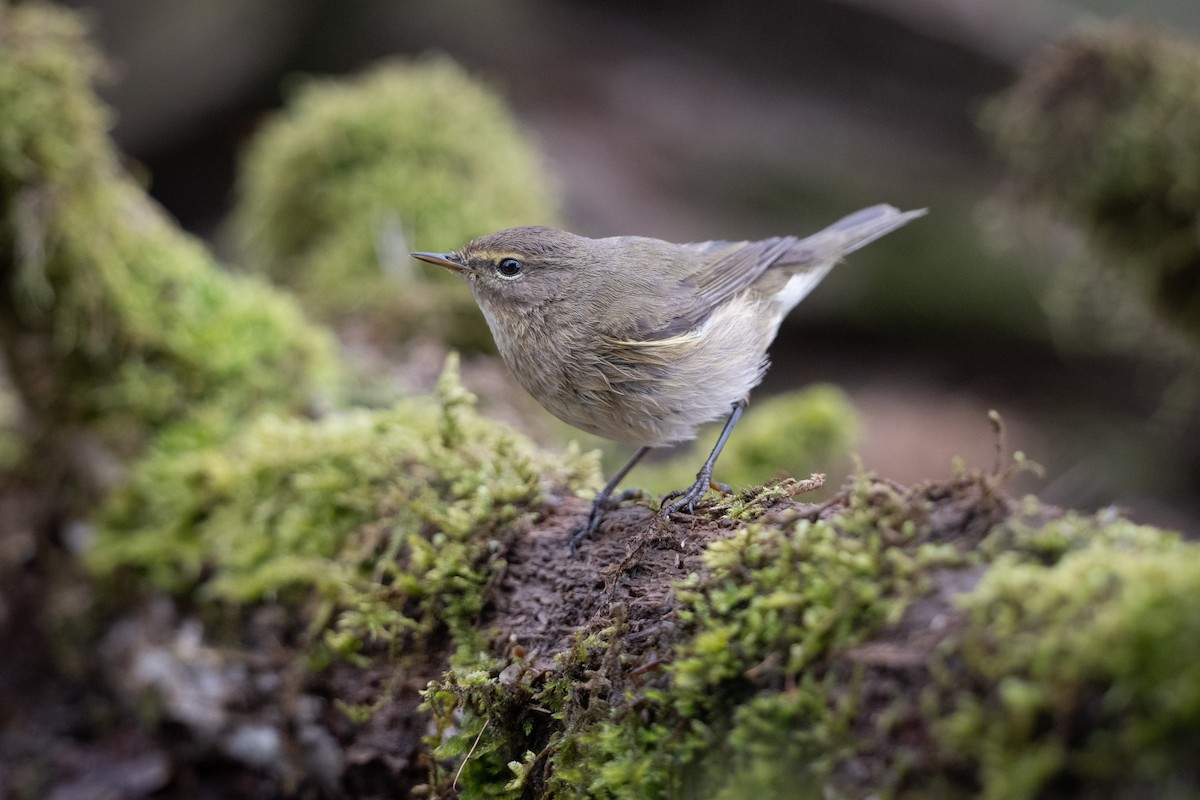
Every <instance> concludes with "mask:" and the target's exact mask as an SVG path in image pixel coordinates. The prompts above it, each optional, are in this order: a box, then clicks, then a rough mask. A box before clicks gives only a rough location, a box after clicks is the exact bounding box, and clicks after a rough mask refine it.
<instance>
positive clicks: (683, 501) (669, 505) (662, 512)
mask: <svg viewBox="0 0 1200 800" xmlns="http://www.w3.org/2000/svg"><path fill="white" fill-rule="evenodd" d="M709 489H716V490H717V491H721V492H725V493H726V494H729V493H730V492H731V491H732V490H731V489H730V488H729V487H728V486H726V485H725V484H723V483H718V482H716V481H714V480H712V477H711V476H709V475H705V474H703V473H701V474H700V475H697V476H696V482H695V483H693V484H692V485H691V486H689V487H688V488H686V489H676V490H675V491H673V492H671V493H669V494H667V495H666V496H665V497H663V499H662V505H661V506H660V507H659V512H658V515H659V516H660V517H662V518H663V519H667V518H668V517H670V516H671V515H672V514H674V513H675V512H677V511H682V510H684V509H685V508H686V509H687V512H688V513H689V514H695V513H696V503H697V502H698V501H699V500H700V498H702V497H704V495H705V493H707V492H708V490H709ZM675 498H679V499H678V500H676V499H675ZM672 500H674V502H671V501H672Z"/></svg>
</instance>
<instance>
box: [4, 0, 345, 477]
mask: <svg viewBox="0 0 1200 800" xmlns="http://www.w3.org/2000/svg"><path fill="white" fill-rule="evenodd" d="M99 63H100V60H99V58H98V56H96V54H95V53H94V51H93V50H92V49H91V48H90V46H89V45H88V43H87V42H86V39H85V36H84V29H83V26H82V25H81V24H80V23H79V21H78V19H77V17H75V16H73V15H71V14H68V13H66V12H62V11H57V10H54V9H52V8H49V7H46V6H41V5H23V6H19V7H8V6H3V7H0V107H3V108H4V113H3V114H2V115H0V212H2V216H0V311H2V312H3V313H0V332H2V333H3V337H2V339H3V344H4V346H5V348H6V352H5V355H6V358H7V365H8V367H9V369H10V371H11V373H12V376H13V383H14V385H15V386H16V388H17V390H18V391H19V393H20V394H21V395H22V397H23V401H24V405H25V407H26V408H27V409H28V410H29V412H30V416H31V423H32V425H31V427H32V428H33V429H34V430H35V431H36V432H35V433H34V434H33V436H34V438H35V439H37V438H38V437H55V436H59V435H65V434H66V433H68V432H73V431H78V430H80V429H82V430H86V431H89V432H91V433H92V434H93V435H96V436H98V437H99V438H100V439H101V441H103V442H104V443H105V444H106V445H108V446H109V447H111V448H113V449H115V450H116V451H117V453H118V454H120V455H122V456H125V457H128V456H130V455H133V454H135V453H136V452H138V451H139V450H140V448H141V447H142V446H143V445H144V444H145V443H146V442H147V441H148V439H149V438H150V437H151V436H153V435H155V434H157V433H159V432H160V431H162V430H163V429H166V428H174V434H173V436H174V437H175V438H176V439H177V440H180V441H185V442H189V443H190V442H193V441H212V440H213V439H215V438H217V437H219V436H221V435H224V434H225V433H227V432H228V431H229V430H231V429H232V428H233V427H234V426H235V425H236V424H237V423H238V422H239V421H240V420H241V419H243V418H245V416H246V415H248V414H251V413H253V412H255V411H256V410H260V409H265V408H277V409H285V410H289V411H300V410H303V409H305V408H307V407H309V406H310V405H311V404H312V402H313V401H314V400H315V399H317V398H319V397H320V395H321V394H322V393H323V392H325V391H327V390H328V388H329V387H330V386H331V385H332V382H333V375H334V368H333V358H332V354H333V347H332V342H331V340H330V339H329V337H328V336H327V335H325V334H324V332H322V331H320V330H317V329H314V328H312V327H310V326H309V325H308V324H307V323H306V322H305V320H304V319H303V318H302V316H301V315H300V312H299V310H298V309H297V307H296V306H295V304H294V303H292V302H291V301H290V300H289V299H287V298H285V297H283V296H281V295H279V294H278V293H276V292H275V291H274V290H272V289H270V288H269V287H267V286H266V285H265V284H262V283H260V282H258V281H255V280H250V279H245V278H233V277H230V276H228V275H226V274H224V273H222V272H221V271H220V269H219V268H218V266H217V265H216V264H215V263H214V262H213V260H212V258H211V257H210V256H209V255H208V254H207V252H206V251H205V250H204V248H203V247H202V246H201V245H200V244H199V243H198V242H196V241H195V240H193V239H192V238H191V237H189V236H187V235H185V234H183V233H182V232H180V231H179V230H178V229H177V228H176V227H175V226H174V224H173V223H171V222H170V221H169V220H168V219H167V218H166V217H165V215H164V214H163V213H162V212H161V211H160V210H159V209H158V207H157V206H156V205H155V204H154V203H153V202H152V201H151V200H150V199H149V198H148V197H147V196H146V195H145V193H144V192H143V191H142V189H141V188H140V187H138V186H136V185H135V184H134V183H133V181H132V180H131V179H130V178H129V176H127V175H126V174H124V172H123V171H122V170H121V169H120V167H119V164H118V157H117V154H116V153H115V151H114V150H113V148H112V146H111V143H110V142H109V140H108V138H107V125H108V114H107V112H106V110H105V109H104V108H103V107H102V106H101V104H100V103H99V101H98V100H97V98H96V97H95V95H94V93H93V92H92V89H91V81H92V78H93V75H94V73H95V72H96V71H97V69H98V68H99ZM45 444H46V442H45V441H41V442H39V447H43V446H44V445H45Z"/></svg>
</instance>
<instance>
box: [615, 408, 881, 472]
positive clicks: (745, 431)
mask: <svg viewBox="0 0 1200 800" xmlns="http://www.w3.org/2000/svg"><path fill="white" fill-rule="evenodd" d="M860 428H861V425H860V423H859V419H858V414H857V412H856V411H855V410H854V405H853V404H852V403H851V402H850V398H849V397H848V396H847V395H846V393H845V392H844V391H842V390H841V389H839V388H837V387H836V386H830V385H828V384H821V385H817V386H810V387H807V388H805V389H801V390H799V391H794V392H785V393H783V394H779V395H775V396H773V397H769V398H767V399H765V400H763V401H762V402H754V403H751V404H750V407H749V408H748V409H747V410H746V414H745V416H744V417H743V419H742V421H741V422H739V423H738V426H737V428H736V429H735V430H734V433H733V435H732V436H731V437H729V442H728V443H727V444H726V445H725V449H724V450H723V451H722V452H721V458H720V460H719V461H718V462H717V470H716V474H715V475H714V477H715V478H716V479H717V480H720V481H723V482H725V483H727V484H729V485H730V486H731V487H733V488H735V489H736V488H741V487H747V486H758V485H759V484H761V483H763V482H765V481H768V480H771V479H772V478H777V477H779V475H780V474H781V473H782V474H788V475H792V476H804V477H807V476H808V475H809V474H810V473H812V472H823V473H836V472H837V471H838V470H840V469H845V468H846V467H847V465H848V462H849V454H850V449H851V448H852V447H853V446H854V443H855V442H856V441H858V438H859V435H860ZM698 450H699V447H694V448H692V449H690V450H688V451H687V453H686V454H682V455H679V456H676V457H674V458H672V459H671V460H670V461H668V462H667V463H665V464H662V465H659V466H658V467H657V468H656V469H655V470H654V471H653V473H651V472H650V471H649V470H647V471H646V477H645V485H646V488H647V489H648V490H649V491H651V492H659V493H662V492H669V491H673V490H675V489H679V488H680V487H683V486H688V485H690V484H691V482H692V481H693V480H695V478H696V470H697V469H699V468H700V464H701V462H702V461H703V460H704V455H703V454H702V453H699V452H698ZM635 482H637V480H636V478H635Z"/></svg>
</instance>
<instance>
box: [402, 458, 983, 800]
mask: <svg viewBox="0 0 1200 800" xmlns="http://www.w3.org/2000/svg"><path fill="white" fill-rule="evenodd" d="M911 500H912V499H911V498H904V497H902V496H900V495H899V494H897V493H895V492H888V491H887V490H886V487H883V486H881V485H878V484H875V483H874V482H872V481H870V480H867V479H865V478H864V479H861V480H860V481H859V484H858V485H857V487H856V488H855V490H854V491H853V492H852V493H851V495H850V497H849V506H848V508H847V509H846V512H845V513H844V514H841V515H838V516H836V517H834V518H832V519H830V520H828V521H820V522H810V521H800V522H797V523H795V524H792V525H785V526H778V525H774V526H771V525H761V524H757V523H753V524H750V525H748V526H745V527H743V528H741V529H740V530H738V531H736V532H734V533H733V534H732V536H731V538H729V539H727V540H722V541H717V542H714V543H713V544H712V545H710V546H709V548H708V551H707V553H706V555H705V564H706V567H707V571H706V573H705V574H703V575H694V576H692V578H690V579H689V580H688V581H686V582H685V583H684V584H683V585H680V586H678V587H677V590H676V591H677V593H678V598H679V601H680V606H681V607H680V610H679V612H678V613H679V618H680V622H681V623H682V626H683V628H684V629H685V630H686V631H687V634H686V635H685V636H684V638H683V639H682V641H681V642H680V643H679V645H678V646H677V648H676V649H675V652H674V655H673V656H672V657H671V658H670V660H669V663H666V664H664V665H663V668H662V670H661V672H660V676H661V677H660V678H658V679H657V680H652V681H650V682H649V683H648V684H647V685H644V686H639V685H638V684H637V683H636V682H632V681H625V680H623V679H622V677H621V676H622V675H623V670H624V668H625V667H624V664H625V659H626V658H628V660H629V662H628V663H629V664H630V665H633V664H636V663H637V658H638V656H637V654H633V653H630V654H628V656H627V655H626V654H624V653H622V652H621V651H620V648H619V645H618V644H617V642H618V641H619V634H620V627H619V626H617V627H615V628H614V629H612V630H610V631H607V632H605V633H604V634H602V635H600V636H596V637H593V638H592V639H590V640H588V641H585V642H582V643H580V645H579V646H577V647H576V649H575V650H573V651H571V652H569V653H566V654H563V655H562V656H560V659H559V670H560V671H559V674H557V675H556V676H554V677H552V678H551V679H549V680H547V681H545V682H544V683H543V684H541V685H540V686H539V687H538V689H537V690H536V691H534V690H530V689H523V690H522V692H523V696H524V697H526V698H527V701H526V702H527V705H535V706H538V707H541V708H543V709H547V711H548V713H550V714H551V715H552V716H553V718H554V719H555V720H557V721H558V725H559V730H557V731H555V732H554V733H552V734H546V733H545V731H544V730H542V731H540V733H541V734H542V737H541V739H540V740H539V739H535V738H532V737H529V736H527V735H525V734H524V733H523V732H521V731H520V729H517V730H515V731H513V730H505V729H504V727H503V726H504V722H503V721H505V720H513V719H519V718H520V716H519V715H518V714H515V713H514V711H513V710H512V708H511V707H509V706H507V705H505V704H506V703H508V702H510V701H511V698H512V697H513V692H511V691H508V692H506V691H502V690H503V689H504V687H503V686H501V685H500V684H499V678H498V677H497V676H498V675H502V674H503V673H502V672H499V673H498V672H497V671H496V670H497V667H495V666H493V667H492V672H491V681H490V682H489V681H487V680H481V679H480V675H479V670H474V671H471V670H467V669H464V672H471V674H473V675H474V680H472V681H469V682H467V681H464V680H463V679H461V678H458V677H456V676H455V673H454V672H452V673H451V674H450V675H448V676H447V678H446V679H445V680H444V681H443V682H440V683H435V684H434V685H432V686H431V687H430V690H429V692H428V693H427V695H426V696H427V701H428V704H429V707H430V708H431V709H432V710H433V711H434V713H435V720H442V724H443V729H444V730H449V726H448V724H447V723H448V721H449V720H450V719H454V718H455V717H454V715H455V714H456V713H458V712H461V711H462V710H464V709H465V710H468V711H470V712H472V714H473V716H474V718H475V719H476V720H481V719H492V720H501V722H500V726H501V730H500V731H496V732H494V733H493V734H492V735H493V737H500V741H499V742H492V747H493V749H494V751H498V752H501V753H508V754H509V755H510V756H511V754H513V753H514V752H516V753H519V752H520V750H521V744H522V743H534V742H537V743H539V744H540V746H541V749H540V750H530V751H529V752H528V754H527V756H526V757H525V758H524V759H517V760H516V761H514V762H512V763H508V764H506V763H505V762H504V760H503V759H493V760H492V762H490V763H491V765H492V767H491V769H492V771H491V772H488V771H487V766H486V762H485V763H484V764H481V765H476V766H475V767H474V769H475V770H477V772H476V773H474V774H473V777H474V779H475V780H477V781H478V782H477V783H474V784H473V785H474V787H477V788H468V789H467V790H466V791H465V793H464V796H467V797H476V796H477V797H485V796H492V791H491V790H487V789H485V788H484V787H492V788H493V789H494V788H495V787H499V786H502V785H504V784H505V782H506V781H512V783H511V784H510V785H509V789H510V791H509V793H508V794H503V793H499V794H500V795H501V796H508V797H519V796H521V794H520V791H521V790H522V789H523V788H524V787H525V786H526V785H527V784H530V782H531V781H536V783H537V785H539V786H541V787H542V790H541V792H540V793H539V794H537V796H540V797H613V798H646V797H672V796H685V797H686V796H705V797H729V798H737V797H742V796H744V795H743V794H742V791H743V789H744V788H745V787H746V786H751V785H752V786H755V787H757V789H758V790H759V791H762V792H764V793H765V796H767V797H781V798H782V797H796V796H806V795H797V794H796V792H798V791H802V790H803V789H804V787H809V788H810V789H812V795H811V796H813V797H818V796H821V794H820V788H819V787H821V786H822V785H823V783H824V781H825V780H826V778H827V777H828V774H829V772H830V771H831V769H832V768H833V765H834V763H835V758H836V756H837V755H838V754H840V753H844V752H853V751H854V749H855V738H854V735H853V733H852V732H851V729H850V725H849V721H850V719H851V718H852V717H853V714H854V700H853V695H852V693H851V694H844V693H842V692H841V691H840V690H839V686H840V684H839V676H838V675H837V674H835V672H833V671H832V670H831V664H832V663H833V658H834V656H835V655H836V654H838V653H840V652H843V651H845V650H846V649H847V648H849V647H852V646H853V645H855V644H858V643H860V642H862V641H865V640H866V639H868V638H869V637H871V636H872V635H873V634H874V633H876V632H878V631H879V630H880V629H882V628H883V627H884V626H886V625H888V624H890V623H895V622H896V621H897V620H899V619H900V617H901V616H902V615H903V613H904V610H905V609H906V607H907V605H908V604H909V602H911V601H912V600H913V599H915V598H916V597H919V596H920V595H921V594H922V593H924V592H926V591H928V589H929V582H928V575H929V573H930V572H931V571H932V570H934V569H940V568H949V567H955V566H959V565H961V564H963V563H965V561H966V560H967V557H966V556H965V555H964V554H963V553H961V552H959V551H958V550H957V549H955V548H953V547H948V546H944V545H939V544H936V543H933V542H928V541H923V536H922V530H923V523H922V522H921V517H922V515H923V510H922V507H921V505H920V504H919V503H918V504H916V505H913V504H912V502H911ZM893 528H895V530H893ZM885 529H886V530H888V531H891V532H892V535H891V536H890V537H886V536H884V535H883V534H882V533H881V530H885ZM589 676H591V677H590V678H589ZM581 683H582V684H583V685H584V687H585V688H586V689H587V691H585V692H584V693H583V694H582V695H581V693H580V691H579V689H580V685H581ZM478 729H479V723H478V721H476V722H475V723H472V724H469V725H467V726H466V727H465V728H463V729H462V730H460V731H458V732H456V733H452V734H445V733H444V734H443V738H442V739H441V740H440V741H439V742H438V744H439V745H440V746H441V749H440V750H439V755H442V756H444V757H450V756H455V755H458V754H459V753H461V752H465V749H466V746H469V742H467V743H465V744H464V741H463V739H464V738H465V737H466V736H467V735H468V734H471V733H474V732H477V731H478ZM506 736H510V737H512V740H510V741H507V742H505V739H504V737H506ZM513 740H515V744H514V741H513ZM530 785H532V784H530Z"/></svg>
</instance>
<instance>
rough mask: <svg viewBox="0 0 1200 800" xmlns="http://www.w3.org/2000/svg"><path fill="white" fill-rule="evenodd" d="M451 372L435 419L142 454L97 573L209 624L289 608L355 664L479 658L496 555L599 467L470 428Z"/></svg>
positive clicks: (388, 419)
mask: <svg viewBox="0 0 1200 800" xmlns="http://www.w3.org/2000/svg"><path fill="white" fill-rule="evenodd" d="M456 364H457V362H456V361H454V360H451V362H450V363H449V365H448V367H447V370H446V372H445V374H444V375H443V377H442V379H441V382H440V384H439V390H438V399H437V401H436V402H433V401H431V400H429V399H414V400H406V401H403V402H401V403H399V404H397V405H396V406H395V407H393V408H391V409H388V410H383V411H365V410H358V411H347V412H342V413H339V414H334V415H331V416H329V417H327V418H325V419H322V420H320V421H315V422H314V421H309V420H302V419H296V418H282V417H278V416H266V417H264V418H262V419H260V420H258V421H257V422H256V423H254V424H253V425H251V426H250V427H249V428H248V429H247V430H245V431H244V432H242V433H241V434H239V435H238V436H236V437H235V438H233V439H232V440H231V441H229V442H228V443H226V444H222V445H216V446H209V447H205V448H197V449H194V450H191V451H189V452H186V453H178V452H161V451H156V452H153V453H151V454H150V455H149V456H148V457H147V458H145V459H144V460H143V461H142V462H141V463H140V464H139V465H138V466H137V468H136V469H135V471H134V474H133V476H132V480H131V481H130V484H129V486H128V487H127V488H126V489H125V490H123V491H121V492H119V493H118V494H117V495H115V496H114V497H113V498H112V500H111V501H110V502H109V503H108V505H107V507H106V509H105V510H104V512H103V514H102V515H101V517H100V522H99V532H98V537H97V542H96V546H95V547H94V548H93V549H92V550H91V551H90V552H89V553H88V554H87V562H88V564H89V566H90V567H91V568H92V569H93V570H94V571H95V572H96V573H98V574H100V575H101V576H116V575H123V574H128V573H132V574H133V575H135V576H139V578H138V580H139V581H141V582H143V583H144V584H145V585H148V586H149V587H153V588H157V589H161V590H165V591H168V592H171V593H175V594H179V595H188V596H194V597H196V598H197V599H199V600H201V601H202V602H204V603H205V604H208V605H209V606H210V607H212V608H228V609H231V610H234V611H236V610H237V609H238V608H240V607H242V606H244V605H249V606H253V605H255V604H259V603H263V602H267V601H271V602H280V603H284V604H285V605H287V606H289V607H290V608H293V609H295V610H297V611H298V612H300V616H299V619H298V620H297V621H298V622H300V623H301V626H304V625H307V626H308V627H309V628H310V630H312V631H316V632H318V633H321V634H322V635H323V637H324V642H325V643H326V644H327V645H328V646H329V647H330V648H332V650H333V651H335V652H337V653H340V654H342V655H344V656H348V657H352V658H353V657H354V656H355V655H356V654H357V653H359V651H360V650H362V649H364V648H366V647H368V646H383V647H384V648H385V649H388V650H389V651H390V652H393V653H401V652H404V651H405V648H406V646H407V645H408V644H410V643H412V642H414V641H424V640H425V639H427V638H428V637H430V636H431V635H432V634H433V633H434V632H435V631H436V630H446V629H448V630H449V631H451V632H452V633H453V634H454V635H455V637H456V640H457V641H458V643H459V645H460V646H462V647H464V648H466V649H467V650H468V651H472V647H473V646H474V645H475V644H476V642H475V638H474V636H475V634H474V633H473V628H472V625H473V623H474V622H475V621H476V618H477V617H478V614H479V611H480V608H481V607H482V603H483V600H484V591H483V589H484V587H485V585H486V584H487V582H488V580H489V579H490V577H491V576H492V575H493V573H494V572H495V571H496V570H498V569H500V568H501V567H502V566H503V564H502V562H499V561H497V560H496V559H494V558H493V554H494V552H495V551H496V550H497V549H498V543H499V542H500V541H501V540H502V539H503V538H504V537H506V536H510V535H512V533H513V532H514V531H515V530H516V529H517V526H518V525H519V524H522V523H524V522H526V521H527V520H529V518H530V516H531V515H532V514H533V513H534V511H535V509H536V506H537V504H538V502H539V501H540V498H541V497H542V493H543V491H544V490H545V489H546V488H548V487H549V486H552V485H556V486H559V487H560V488H564V487H577V486H581V485H584V484H588V485H594V484H595V483H596V481H597V476H596V464H595V461H594V459H590V458H580V457H579V456H578V455H577V454H572V453H569V454H568V455H567V456H566V457H565V458H561V459H558V458H552V457H550V456H547V455H544V454H542V453H540V452H539V451H538V450H537V449H536V448H535V447H534V446H533V445H532V444H531V443H530V442H528V441H527V440H525V439H524V438H522V437H521V436H519V435H518V434H516V433H515V432H512V431H510V430H508V429H505V428H502V427H499V426H496V425H494V424H493V423H489V422H486V421H484V420H482V419H480V418H479V417H478V416H477V415H476V414H475V413H474V412H473V411H472V410H471V405H472V403H473V402H474V398H473V397H472V396H471V395H470V394H468V393H467V392H465V391H464V390H463V389H462V387H461V385H460V384H459V383H458V378H457V368H456ZM472 652H473V651H472Z"/></svg>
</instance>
